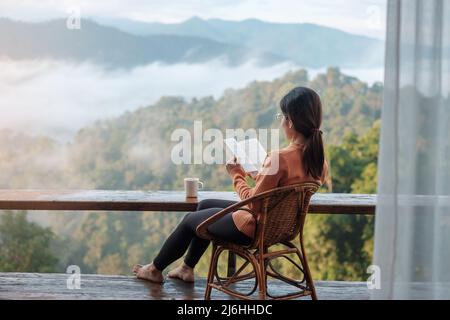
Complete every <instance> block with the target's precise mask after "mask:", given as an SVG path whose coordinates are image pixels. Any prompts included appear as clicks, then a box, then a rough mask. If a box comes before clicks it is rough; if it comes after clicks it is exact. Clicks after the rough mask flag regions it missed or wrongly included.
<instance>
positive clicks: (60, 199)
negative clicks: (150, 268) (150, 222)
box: [0, 189, 376, 215]
mask: <svg viewBox="0 0 450 320" xmlns="http://www.w3.org/2000/svg"><path fill="white" fill-rule="evenodd" d="M203 199H225V200H234V201H238V200H239V197H238V195H237V194H236V193H235V192H215V191H201V192H199V197H198V198H186V197H185V194H184V192H183V191H129V190H33V189H27V190H25V189H24V190H4V189H3V190H1V189H0V209H6V210H86V211H90V210H92V211H95V210H101V211H167V212H170V211H194V210H196V208H197V203H198V202H199V201H200V200H203ZM375 205H376V195H365V194H339V193H316V194H315V195H313V197H312V199H311V203H310V209H309V212H310V213H321V214H369V215H373V214H375Z"/></svg>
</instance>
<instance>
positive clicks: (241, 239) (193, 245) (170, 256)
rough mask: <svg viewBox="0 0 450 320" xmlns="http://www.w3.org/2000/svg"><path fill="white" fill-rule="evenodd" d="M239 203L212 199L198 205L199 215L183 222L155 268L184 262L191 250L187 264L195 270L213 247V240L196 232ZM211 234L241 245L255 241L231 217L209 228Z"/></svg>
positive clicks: (167, 241) (163, 248) (160, 254)
mask: <svg viewBox="0 0 450 320" xmlns="http://www.w3.org/2000/svg"><path fill="white" fill-rule="evenodd" d="M235 203H236V202H235V201H228V200H215V199H208V200H202V201H200V202H199V203H198V206H197V211H194V212H189V213H187V214H186V215H185V216H184V218H183V220H182V221H181V222H180V223H179V224H178V226H177V227H176V228H175V230H174V231H173V232H172V233H171V234H170V236H169V237H168V238H167V239H166V241H165V242H164V245H163V246H162V248H161V250H160V251H159V253H158V255H157V256H156V258H155V259H154V260H153V265H154V266H155V267H156V268H157V269H158V270H160V271H162V270H164V269H165V268H166V267H167V266H168V265H169V264H171V263H172V262H174V261H175V260H177V259H179V258H181V257H182V256H183V254H184V253H185V252H186V249H188V246H189V250H188V253H187V254H186V257H185V258H184V262H185V263H186V264H187V265H188V266H189V267H191V268H194V267H195V265H196V264H197V263H198V261H199V260H200V258H201V256H202V255H203V253H204V252H205V251H206V249H207V248H208V245H209V242H210V241H209V240H207V239H202V238H200V237H198V236H197V234H196V229H197V226H198V225H200V224H201V223H202V222H203V221H205V220H206V219H208V218H209V217H211V216H212V215H214V214H216V213H217V212H219V211H220V210H222V209H223V208H226V207H228V206H230V205H233V204H235ZM208 232H209V233H211V234H212V235H214V236H215V237H217V238H220V239H223V240H225V241H228V242H233V243H236V244H241V245H248V244H250V242H251V241H252V238H250V237H248V236H247V235H246V234H244V233H242V232H241V231H239V230H238V229H237V227H236V225H235V224H234V222H233V217H232V213H229V214H227V215H225V216H223V217H222V218H220V219H219V220H217V221H216V222H214V223H213V224H211V225H210V226H209V227H208Z"/></svg>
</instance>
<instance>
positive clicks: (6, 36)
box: [0, 17, 384, 68]
mask: <svg viewBox="0 0 450 320" xmlns="http://www.w3.org/2000/svg"><path fill="white" fill-rule="evenodd" d="M0 43H1V44H2V45H1V46H0V57H7V58H10V59H14V60H20V59H55V60H68V61H74V62H85V61H89V62H92V63H95V64H99V65H103V66H106V67H110V68H131V67H135V66H139V65H145V64H149V63H153V62H160V63H165V64H176V63H206V62H208V61H211V60H213V59H222V60H223V61H224V62H225V63H227V64H229V65H230V66H236V65H240V64H242V63H246V62H248V61H256V63H258V64H259V65H274V64H277V63H280V62H291V63H293V64H295V65H298V66H302V67H309V68H321V67H327V66H339V67H341V68H365V67H380V66H382V61H383V46H384V45H383V42H382V41H380V40H377V39H372V38H369V37H366V36H360V35H354V34H350V33H347V32H344V31H341V30H338V29H333V28H329V27H324V26H320V25H314V24H307V23H298V24H295V23H273V22H265V21H261V20H257V19H247V20H242V21H227V20H221V19H201V18H198V17H193V18H191V19H188V20H186V21H184V22H180V23H172V24H168V23H147V22H138V21H133V20H126V19H113V18H98V17H97V18H95V17H94V18H89V19H82V20H81V28H80V29H68V28H67V27H66V20H64V19H56V20H51V21H44V22H34V23H30V22H20V21H14V20H11V19H9V18H0Z"/></svg>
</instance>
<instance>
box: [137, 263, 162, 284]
mask: <svg viewBox="0 0 450 320" xmlns="http://www.w3.org/2000/svg"><path fill="white" fill-rule="evenodd" d="M133 273H134V274H135V275H136V277H137V278H138V279H144V280H148V281H151V282H156V283H162V282H164V276H163V274H162V272H161V271H159V270H158V269H156V267H155V266H154V265H153V263H150V264H146V265H145V266H142V265H140V264H137V265H135V266H134V267H133Z"/></svg>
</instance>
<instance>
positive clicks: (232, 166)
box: [225, 157, 244, 175]
mask: <svg viewBox="0 0 450 320" xmlns="http://www.w3.org/2000/svg"><path fill="white" fill-rule="evenodd" d="M225 167H226V168H227V172H228V174H230V175H231V173H232V172H233V171H235V170H240V171H242V172H244V169H243V168H242V166H241V164H240V163H238V162H237V159H236V157H233V159H231V160H230V161H228V162H227V163H226V165H225Z"/></svg>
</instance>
